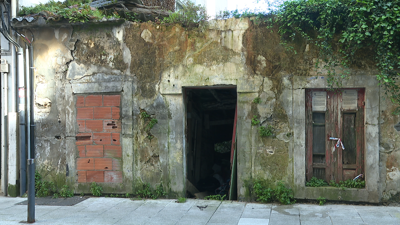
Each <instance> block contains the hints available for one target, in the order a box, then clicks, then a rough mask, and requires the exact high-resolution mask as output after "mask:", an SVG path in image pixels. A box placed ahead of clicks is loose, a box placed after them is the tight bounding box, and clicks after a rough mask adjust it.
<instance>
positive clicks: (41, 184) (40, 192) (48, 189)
mask: <svg viewBox="0 0 400 225" xmlns="http://www.w3.org/2000/svg"><path fill="white" fill-rule="evenodd" d="M35 192H36V196H37V197H46V196H50V195H53V194H54V193H55V192H56V186H55V184H54V183H53V182H52V181H43V180H42V175H40V174H39V173H38V172H36V173H35Z"/></svg>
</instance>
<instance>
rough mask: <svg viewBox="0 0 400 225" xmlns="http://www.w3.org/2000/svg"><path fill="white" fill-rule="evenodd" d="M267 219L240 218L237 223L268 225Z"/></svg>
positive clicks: (242, 224) (243, 224) (241, 224)
mask: <svg viewBox="0 0 400 225" xmlns="http://www.w3.org/2000/svg"><path fill="white" fill-rule="evenodd" d="M268 223H269V219H260V218H240V220H239V223H238V225H268Z"/></svg>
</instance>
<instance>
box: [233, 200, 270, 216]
mask: <svg viewBox="0 0 400 225" xmlns="http://www.w3.org/2000/svg"><path fill="white" fill-rule="evenodd" d="M271 210H272V204H256V203H247V204H246V206H245V207H244V211H243V213H242V216H241V218H258V219H269V218H270V216H271Z"/></svg>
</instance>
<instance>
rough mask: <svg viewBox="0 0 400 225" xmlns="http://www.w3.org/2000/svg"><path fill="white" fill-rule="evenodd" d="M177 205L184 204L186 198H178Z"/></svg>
mask: <svg viewBox="0 0 400 225" xmlns="http://www.w3.org/2000/svg"><path fill="white" fill-rule="evenodd" d="M176 202H177V203H185V202H186V198H184V197H179V198H178V200H177V201H176Z"/></svg>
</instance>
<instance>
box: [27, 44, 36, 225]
mask: <svg viewBox="0 0 400 225" xmlns="http://www.w3.org/2000/svg"><path fill="white" fill-rule="evenodd" d="M33 82H34V70H33V46H32V45H30V46H29V143H28V158H29V159H28V166H29V168H28V173H29V177H28V223H33V222H35V161H34V160H35V133H34V132H35V120H34V119H35V112H34V94H35V92H34V88H33Z"/></svg>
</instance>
